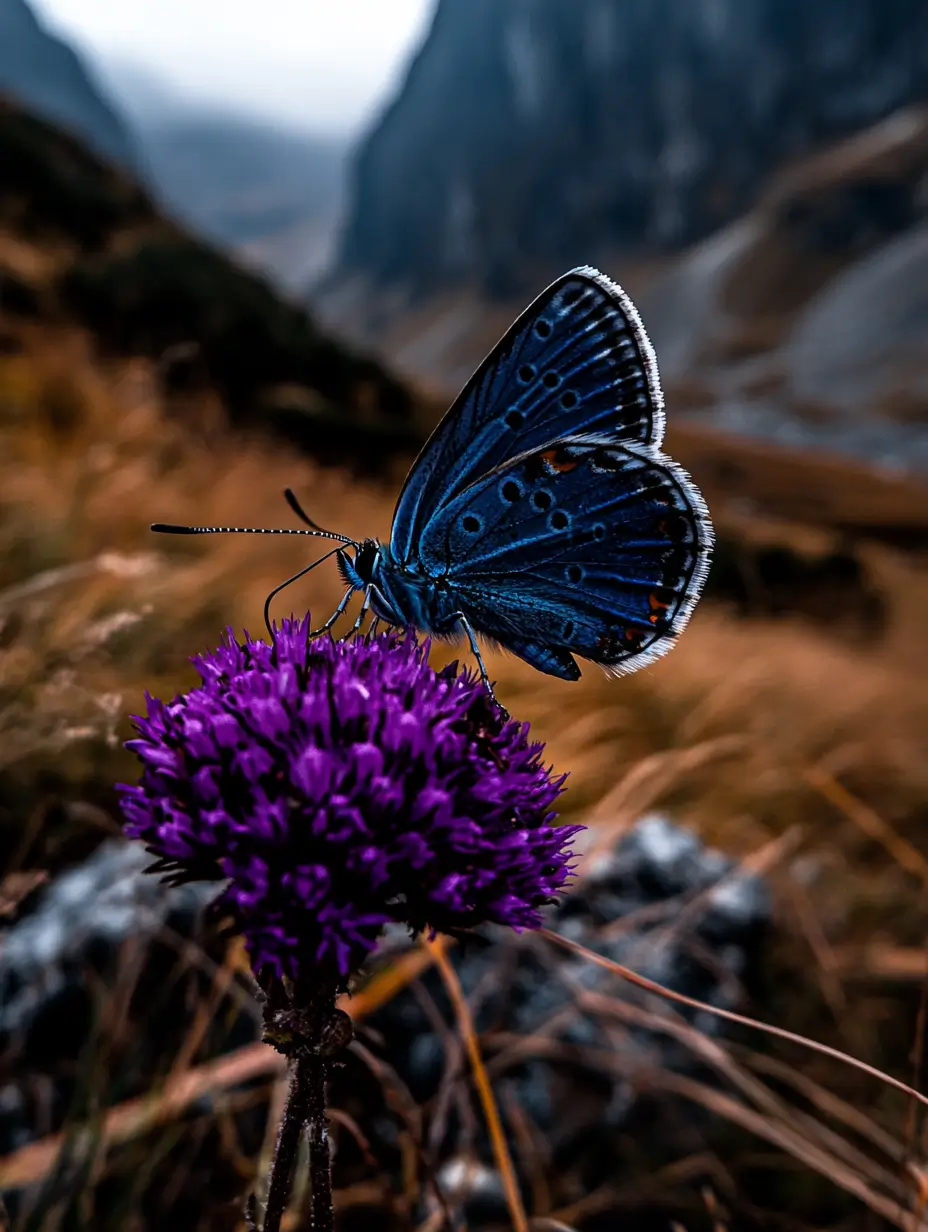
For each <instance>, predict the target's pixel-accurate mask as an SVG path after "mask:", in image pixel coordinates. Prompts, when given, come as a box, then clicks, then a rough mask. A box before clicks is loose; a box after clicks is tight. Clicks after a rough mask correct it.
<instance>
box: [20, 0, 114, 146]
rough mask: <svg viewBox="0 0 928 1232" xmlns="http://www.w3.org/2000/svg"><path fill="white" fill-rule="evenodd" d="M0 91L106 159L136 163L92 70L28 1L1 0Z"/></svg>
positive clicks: (110, 105) (111, 106) (109, 103)
mask: <svg viewBox="0 0 928 1232" xmlns="http://www.w3.org/2000/svg"><path fill="white" fill-rule="evenodd" d="M0 93H6V94H9V95H11V96H12V97H13V98H15V99H17V100H18V101H19V102H21V103H23V104H24V105H25V106H27V107H29V108H31V110H33V111H35V112H36V114H37V115H40V116H44V117H45V118H46V119H48V120H51V121H53V122H55V123H58V124H61V125H63V126H64V127H66V128H68V129H69V130H70V131H71V132H73V133H75V134H76V135H77V136H79V137H82V138H83V139H84V141H86V142H87V144H88V145H89V146H90V147H91V148H92V149H93V150H95V151H96V152H97V153H98V154H100V155H102V156H103V157H104V158H107V159H109V160H111V161H112V162H116V163H120V164H121V165H122V166H124V167H132V166H134V165H135V164H136V161H137V153H136V149H135V145H134V143H133V139H132V136H131V134H130V132H129V129H128V127H127V125H126V124H125V122H124V121H123V119H122V117H121V116H120V114H119V112H118V111H117V109H116V108H115V107H114V105H113V104H112V103H111V102H110V101H109V99H107V97H106V96H105V94H104V92H103V90H102V89H101V87H100V85H99V84H98V83H97V81H96V80H95V79H94V74H93V73H92V71H91V69H90V68H89V67H88V66H87V64H85V63H84V61H83V60H82V59H81V57H80V56H78V54H77V53H76V52H75V51H74V50H73V48H71V47H70V46H69V45H68V44H67V43H65V42H63V41H62V40H61V39H59V38H57V37H56V36H55V35H54V34H52V33H51V32H50V31H49V30H47V29H46V28H45V26H44V25H42V23H41V22H40V21H39V20H38V18H37V17H36V15H35V14H34V13H33V11H32V9H31V8H30V7H29V5H28V4H27V3H26V0H0Z"/></svg>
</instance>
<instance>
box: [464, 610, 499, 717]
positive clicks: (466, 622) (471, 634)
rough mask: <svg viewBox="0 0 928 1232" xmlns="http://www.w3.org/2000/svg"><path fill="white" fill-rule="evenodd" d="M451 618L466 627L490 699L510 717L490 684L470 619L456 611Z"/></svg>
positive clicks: (465, 630)
mask: <svg viewBox="0 0 928 1232" xmlns="http://www.w3.org/2000/svg"><path fill="white" fill-rule="evenodd" d="M451 620H452V622H454V621H457V622H458V623H460V624H461V625H462V626H463V628H464V632H465V633H466V634H467V640H468V641H469V642H470V648H471V651H472V653H473V656H474V658H475V659H476V660H477V667H478V669H479V671H480V678H481V680H482V681H483V684H484V688H485V689H486V691H487V692H488V693H489V695H490V700H491V701H492V702H493V704H494V705H495V706H497V707H498V708H499V711H500V713H501V714H502V716H503V718H504V719H508V718H510V717H511V716H510V714H509V711H508V710H507V709H506V707H505V706H503V705H500V703H499V701H497V698H496V694H495V693H494V692H493V686H492V685H491V684H490V677H489V676H488V675H487V669H486V667H485V665H484V662H483V656H482V655H481V653H480V647H479V646H478V645H477V635H476V634H475V633H474V631H473V629H472V628H471V625H470V621H469V620H468V619H467V617H466V616H465V615H464V613H463V612H455V613H454V614H453V615H452V617H451Z"/></svg>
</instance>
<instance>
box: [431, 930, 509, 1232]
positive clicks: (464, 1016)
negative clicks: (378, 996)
mask: <svg viewBox="0 0 928 1232" xmlns="http://www.w3.org/2000/svg"><path fill="white" fill-rule="evenodd" d="M423 945H424V946H425V947H426V948H427V950H428V951H429V953H430V954H431V955H432V960H433V962H434V963H435V965H436V967H437V968H438V972H439V974H440V976H441V978H442V982H443V983H444V985H445V990H446V991H447V993H448V996H449V997H450V999H451V1004H452V1005H453V1007H454V1012H455V1015H456V1017H457V1020H458V1026H459V1027H460V1030H461V1035H462V1036H463V1040H464V1047H465V1048H466V1050H467V1055H468V1057H469V1059H470V1064H471V1070H472V1072H473V1077H474V1084H475V1085H476V1087H477V1094H478V1095H479V1096H480V1102H481V1104H482V1105H483V1115H484V1118H485V1119H486V1123H487V1132H488V1133H489V1135H490V1143H491V1145H492V1148H493V1155H494V1158H495V1159H496V1166H497V1168H498V1169H499V1173H500V1177H501V1179H502V1182H503V1189H504V1190H505V1193H506V1204H507V1206H508V1207H509V1216H510V1218H511V1219H512V1226H513V1229H514V1232H529V1225H528V1219H527V1217H526V1214H525V1207H524V1205H523V1203H522V1194H521V1191H520V1190H519V1182H518V1179H517V1177H516V1170H515V1168H514V1167H513V1163H512V1157H511V1155H510V1154H509V1147H508V1146H507V1144H506V1135H505V1134H504V1133H503V1125H502V1122H501V1120H500V1116H499V1109H498V1108H497V1106H496V1100H495V1099H494V1098H493V1088H492V1087H491V1086H490V1080H489V1078H488V1077H487V1071H486V1067H485V1066H484V1064H483V1058H482V1057H481V1055H480V1045H479V1044H478V1042H477V1032H476V1029H475V1027H474V1021H473V1017H472V1015H471V1012H470V1006H469V1005H468V1004H467V998H466V997H465V996H464V991H463V989H462V988H461V983H460V980H459V979H458V977H457V972H456V971H455V969H454V967H453V966H452V963H451V960H450V959H449V958H448V955H447V954H446V952H445V941H444V938H443V937H436V938H434V939H430V938H429V937H428V936H425V937H424V938H423Z"/></svg>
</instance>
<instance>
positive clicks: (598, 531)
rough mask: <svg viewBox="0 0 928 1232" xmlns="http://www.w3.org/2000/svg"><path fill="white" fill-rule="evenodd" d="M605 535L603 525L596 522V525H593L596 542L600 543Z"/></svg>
mask: <svg viewBox="0 0 928 1232" xmlns="http://www.w3.org/2000/svg"><path fill="white" fill-rule="evenodd" d="M605 537H606V528H605V526H603V524H602V522H597V523H596V525H595V526H594V527H593V538H594V539H595V540H596V541H597V542H598V543H602V541H603V540H604V539H605Z"/></svg>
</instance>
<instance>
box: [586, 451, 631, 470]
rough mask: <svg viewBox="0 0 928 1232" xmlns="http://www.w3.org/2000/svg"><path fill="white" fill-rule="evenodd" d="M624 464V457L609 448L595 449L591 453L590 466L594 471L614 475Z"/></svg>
mask: <svg viewBox="0 0 928 1232" xmlns="http://www.w3.org/2000/svg"><path fill="white" fill-rule="evenodd" d="M624 465H625V459H624V457H623V455H622V454H619V453H615V452H614V451H612V450H610V449H597V450H596V452H595V453H594V454H593V458H592V466H593V470H594V471H599V472H600V473H604V474H607V475H614V474H617V473H618V472H619V471H620V470H622V468H623V467H624Z"/></svg>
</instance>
